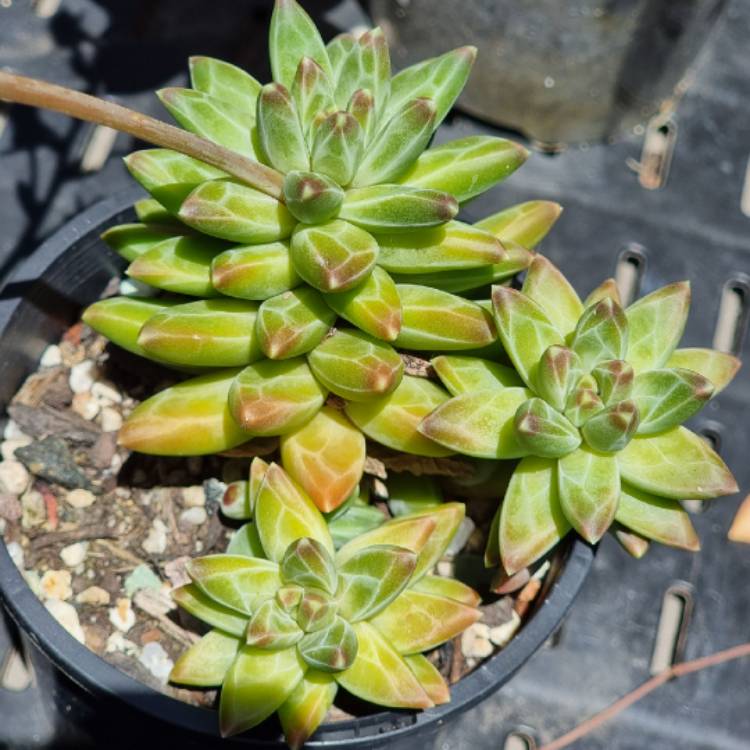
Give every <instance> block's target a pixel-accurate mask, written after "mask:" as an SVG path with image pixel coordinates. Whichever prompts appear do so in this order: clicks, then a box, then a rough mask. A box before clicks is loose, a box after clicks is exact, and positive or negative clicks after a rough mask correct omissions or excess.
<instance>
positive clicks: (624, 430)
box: [581, 399, 640, 453]
mask: <svg viewBox="0 0 750 750" xmlns="http://www.w3.org/2000/svg"><path fill="white" fill-rule="evenodd" d="M639 422H640V412H639V410H638V406H637V405H636V403H635V401H633V400H632V399H627V400H625V401H620V402H619V403H617V404H613V405H612V406H608V407H607V408H606V409H603V410H602V411H600V412H598V413H597V414H595V415H594V416H593V417H591V418H590V419H588V420H587V421H586V423H585V424H584V425H583V427H582V428H581V432H582V433H583V437H584V440H585V441H586V443H587V444H588V445H589V447H591V448H593V449H594V450H595V451H602V452H604V453H615V452H617V451H621V450H622V449H623V448H625V446H626V445H627V444H628V443H629V442H630V440H631V438H632V437H633V435H635V434H636V430H637V429H638V425H639Z"/></svg>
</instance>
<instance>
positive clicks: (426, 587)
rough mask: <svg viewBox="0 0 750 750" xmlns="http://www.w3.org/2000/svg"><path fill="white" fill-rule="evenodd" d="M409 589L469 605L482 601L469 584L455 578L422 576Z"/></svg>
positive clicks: (472, 605) (473, 605)
mask: <svg viewBox="0 0 750 750" xmlns="http://www.w3.org/2000/svg"><path fill="white" fill-rule="evenodd" d="M409 589H410V590H411V591H415V592H417V591H418V592H421V593H423V594H432V595H433V596H440V597H444V598H447V599H455V601H457V602H461V603H462V604H466V605H467V606H469V607H476V606H477V605H478V604H479V602H481V601H482V598H481V597H480V596H479V594H478V593H477V592H476V591H474V589H473V588H471V586H467V585H466V584H465V583H462V582H461V581H458V580H456V579H455V578H443V577H442V576H424V577H423V578H420V579H419V580H418V581H417V582H416V583H415V584H413V585H412V586H410V587H409Z"/></svg>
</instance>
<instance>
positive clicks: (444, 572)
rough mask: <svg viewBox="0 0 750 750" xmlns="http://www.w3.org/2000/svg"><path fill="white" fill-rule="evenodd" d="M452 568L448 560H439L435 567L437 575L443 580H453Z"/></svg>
mask: <svg viewBox="0 0 750 750" xmlns="http://www.w3.org/2000/svg"><path fill="white" fill-rule="evenodd" d="M454 568H455V566H454V565H453V563H452V562H451V561H450V560H440V561H439V562H438V564H437V566H436V570H437V574H438V575H439V576H443V578H453V573H454Z"/></svg>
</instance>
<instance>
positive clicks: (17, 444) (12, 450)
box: [0, 436, 33, 461]
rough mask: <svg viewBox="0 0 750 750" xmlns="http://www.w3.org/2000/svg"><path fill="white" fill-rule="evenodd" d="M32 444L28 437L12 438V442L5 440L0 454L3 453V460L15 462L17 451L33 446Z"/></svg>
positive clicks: (0, 447) (0, 448)
mask: <svg viewBox="0 0 750 750" xmlns="http://www.w3.org/2000/svg"><path fill="white" fill-rule="evenodd" d="M32 442H33V441H32V439H31V438H30V437H28V436H24V437H20V438H11V439H10V440H3V443H2V445H1V446H0V452H1V453H2V456H3V460H4V461H15V460H16V451H17V450H18V449H19V448H23V447H24V446H26V445H31V443H32Z"/></svg>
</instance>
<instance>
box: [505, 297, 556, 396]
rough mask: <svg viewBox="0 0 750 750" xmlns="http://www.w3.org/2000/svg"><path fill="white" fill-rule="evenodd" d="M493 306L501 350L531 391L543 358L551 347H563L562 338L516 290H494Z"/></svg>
mask: <svg viewBox="0 0 750 750" xmlns="http://www.w3.org/2000/svg"><path fill="white" fill-rule="evenodd" d="M492 306H493V309H494V315H495V325H496V327H497V333H498V336H499V338H500V341H501V342H502V344H503V348H504V349H505V351H506V352H507V354H508V356H509V357H510V359H511V361H512V362H513V364H514V366H515V368H516V370H517V371H518V374H519V375H520V376H521V378H522V379H523V381H524V382H525V383H526V384H527V385H529V387H532V388H533V386H534V382H535V379H536V371H537V369H538V367H539V361H540V359H541V357H542V355H543V354H544V352H545V350H546V349H547V348H548V347H550V346H552V345H558V346H563V345H564V343H565V342H564V341H563V337H562V335H561V334H560V332H559V331H558V330H557V328H556V327H555V325H554V324H553V323H552V322H551V321H550V319H549V318H548V317H547V315H546V313H545V312H544V310H542V308H541V307H539V305H538V304H537V303H536V302H534V301H533V300H531V299H530V298H529V297H527V296H526V295H524V294H522V293H521V292H517V291H516V290H515V289H510V288H508V287H503V286H495V287H493V288H492Z"/></svg>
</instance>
